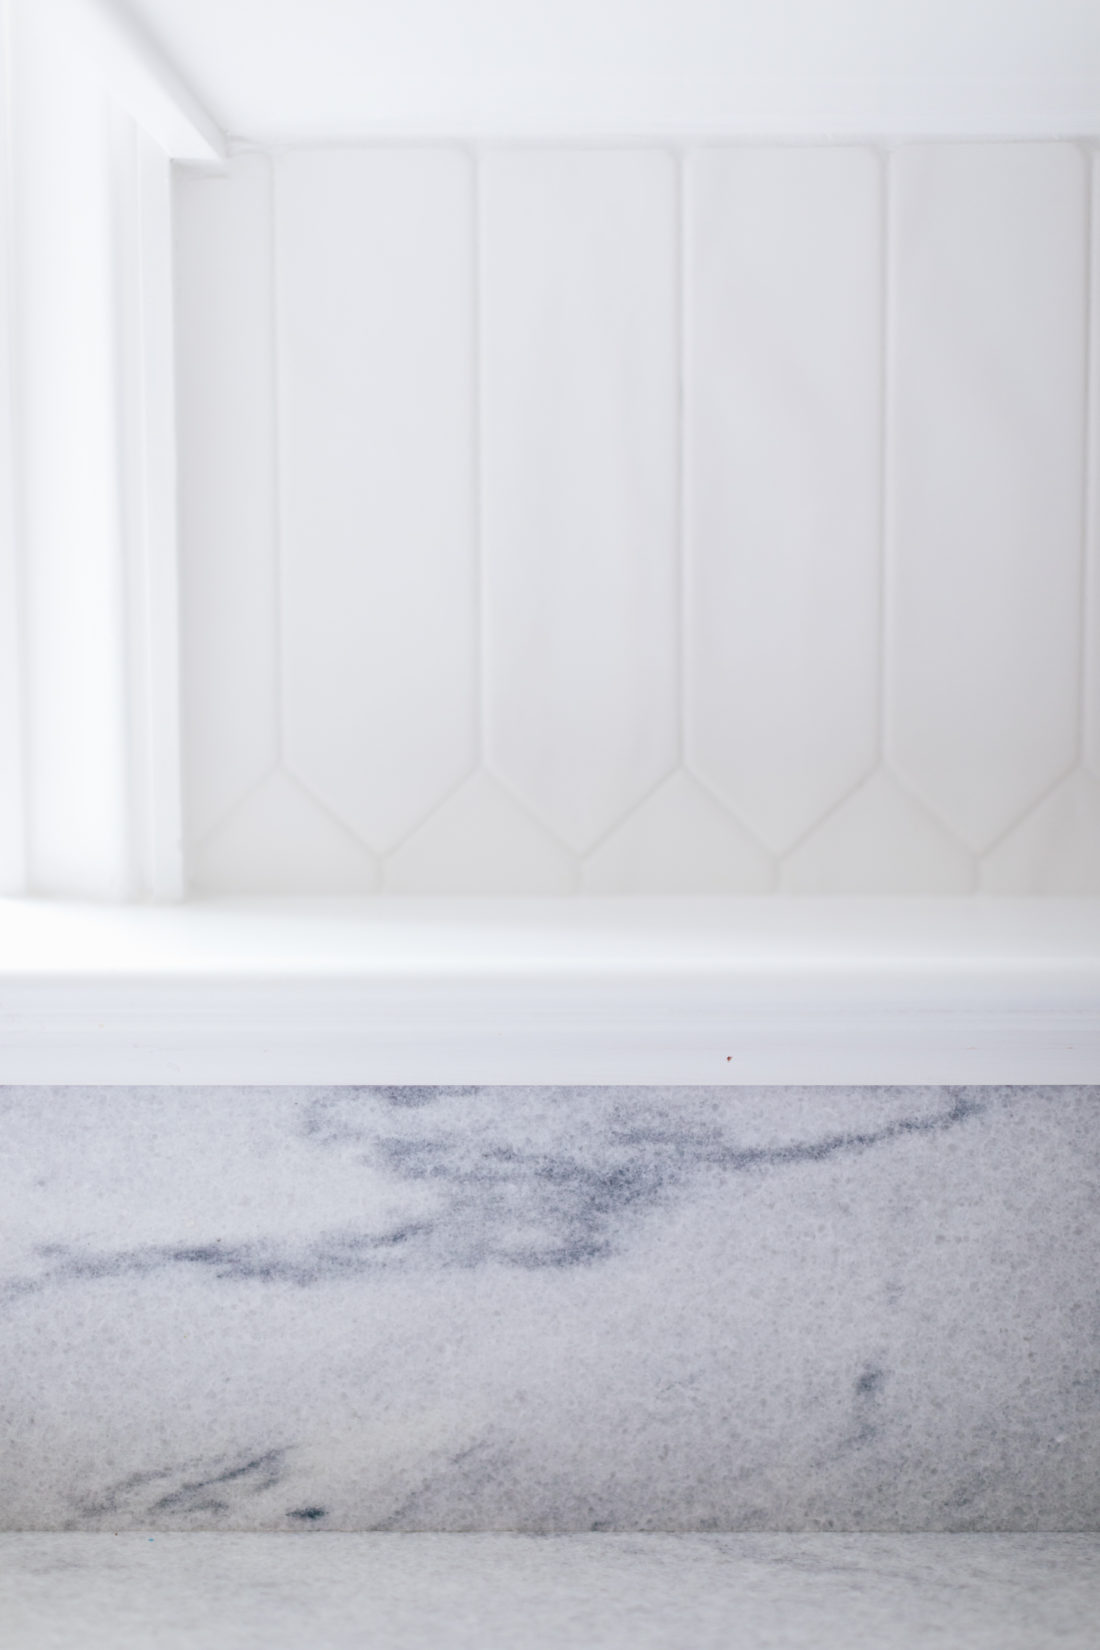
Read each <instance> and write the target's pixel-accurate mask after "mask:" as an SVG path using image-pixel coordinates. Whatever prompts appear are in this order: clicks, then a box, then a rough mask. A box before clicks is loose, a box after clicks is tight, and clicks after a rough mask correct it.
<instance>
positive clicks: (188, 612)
mask: <svg viewBox="0 0 1100 1650" xmlns="http://www.w3.org/2000/svg"><path fill="white" fill-rule="evenodd" d="M175 200H176V204H175V215H176V315H177V325H178V334H179V348H178V352H177V353H178V361H177V384H178V396H179V406H178V419H179V432H180V441H179V494H180V540H181V547H182V554H181V556H180V573H179V588H180V607H181V670H182V675H183V690H184V691H183V711H184V715H183V763H184V778H185V784H184V807H185V811H186V822H187V830H188V835H189V837H190V840H191V842H192V843H197V842H199V841H202V840H204V839H205V837H206V835H207V833H208V832H210V831H211V830H212V829H214V828H215V827H216V826H218V825H220V824H221V823H222V822H223V821H226V822H228V816H229V814H230V811H231V810H232V809H234V808H235V807H237V806H239V805H240V804H241V803H242V802H243V800H244V798H245V796H246V795H247V794H248V793H249V792H250V791H251V790H253V789H254V787H255V786H256V785H257V784H258V782H259V781H260V779H262V778H263V776H264V775H265V774H266V773H268V772H269V771H270V770H271V768H272V767H273V766H274V765H275V763H276V762H277V761H278V756H279V743H280V729H279V659H278V649H279V624H278V565H277V555H276V546H277V543H278V528H277V520H276V508H275V484H276V467H275V356H274V351H273V349H272V330H273V326H274V315H273V309H272V277H273V270H272V261H271V166H270V162H269V161H268V159H267V157H266V156H264V155H242V156H240V158H239V159H238V160H236V161H235V162H234V164H233V166H232V168H231V170H230V172H229V175H228V177H224V178H223V177H217V178H210V179H206V180H204V183H203V185H202V186H201V187H199V186H190V187H189V186H186V185H185V186H182V187H177V189H176V197H175Z"/></svg>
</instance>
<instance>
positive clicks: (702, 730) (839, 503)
mask: <svg viewBox="0 0 1100 1650" xmlns="http://www.w3.org/2000/svg"><path fill="white" fill-rule="evenodd" d="M686 181H687V213H688V216H687V234H686V248H685V250H686V269H685V318H686V323H687V326H686V333H687V337H686V346H687V347H686V359H685V368H686V371H685V383H686V391H687V405H686V425H685V427H686V431H687V443H686V449H687V473H686V494H687V496H686V523H687V532H686V554H687V627H686V628H687V646H686V670H687V707H686V711H687V756H688V761H689V762H690V764H691V766H692V767H693V768H694V769H695V770H696V772H698V773H699V774H700V775H701V777H702V778H704V779H705V780H707V782H708V783H709V784H710V785H712V786H713V787H714V789H715V790H716V791H717V792H718V794H719V795H720V796H721V797H723V799H724V800H725V801H727V802H728V803H729V805H730V806H731V807H732V808H734V809H736V811H737V812H738V814H739V815H740V817H741V818H742V819H743V820H745V821H746V822H747V823H748V824H749V825H750V826H751V827H752V828H753V829H754V830H756V831H757V832H758V833H759V835H760V837H761V838H762V840H763V841H764V842H766V843H767V844H768V846H769V848H771V849H773V850H777V851H783V850H785V849H787V848H789V847H791V846H792V844H793V843H794V842H795V841H796V840H797V839H798V838H799V837H801V836H802V835H803V834H804V833H805V832H806V831H808V830H809V829H810V828H811V826H812V825H814V824H815V822H816V821H817V820H819V819H820V818H821V817H822V815H823V814H824V813H825V812H826V811H827V810H828V809H829V808H830V807H831V806H832V805H833V804H834V803H835V802H837V801H839V799H840V798H841V797H842V796H844V795H845V794H846V793H847V792H848V791H850V790H851V789H852V787H853V785H855V784H856V783H857V782H858V781H859V780H860V779H861V778H863V777H864V776H865V775H866V774H867V773H868V772H869V771H870V770H871V768H873V767H874V764H875V760H876V757H877V753H878V706H877V684H878V677H879V625H878V617H879V544H880V537H881V515H882V511H881V501H880V494H881V485H880V483H881V474H882V454H881V445H882V416H881V414H882V323H881V314H882V227H881V226H882V194H883V190H882V167H881V163H880V161H879V159H878V157H877V156H876V155H875V154H873V153H872V152H870V151H868V150H866V149H848V148H825V147H821V148H816V149H799V148H785V149H768V148H756V149H727V150H709V151H705V152H703V153H701V154H696V155H693V156H691V157H690V158H689V161H688V165H687V179H686Z"/></svg>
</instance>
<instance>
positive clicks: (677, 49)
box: [118, 0, 1100, 141]
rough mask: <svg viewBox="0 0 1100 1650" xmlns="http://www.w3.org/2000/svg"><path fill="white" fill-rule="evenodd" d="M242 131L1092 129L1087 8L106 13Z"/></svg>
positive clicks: (558, 4) (520, 3) (343, 7)
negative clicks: (141, 31) (138, 35)
mask: <svg viewBox="0 0 1100 1650" xmlns="http://www.w3.org/2000/svg"><path fill="white" fill-rule="evenodd" d="M118 3H119V4H122V5H124V6H125V5H128V6H129V9H130V10H131V11H133V12H134V13H136V14H137V15H138V16H139V17H140V18H141V19H142V20H144V22H145V23H146V25H147V27H148V29H149V31H150V32H151V33H152V34H153V35H154V37H155V38H156V39H157V40H158V41H159V43H160V44H161V45H162V46H163V47H164V48H165V50H166V51H167V53H168V55H169V57H171V58H172V59H174V60H175V62H176V64H177V65H178V67H179V68H180V70H181V71H182V73H183V74H184V76H185V78H186V79H187V80H189V81H190V83H191V85H192V86H193V88H194V90H195V91H196V92H197V93H198V94H199V96H200V97H201V98H202V99H203V100H204V101H205V103H206V104H207V106H208V108H209V109H210V111H211V113H212V114H213V115H214V117H215V118H216V119H217V120H218V121H219V122H220V124H221V125H222V126H223V128H224V129H225V130H226V131H227V132H229V133H230V134H231V135H233V136H237V137H247V138H252V139H255V140H257V141H273V140H290V139H295V138H310V137H325V136H330V137H331V136H340V135H345V134H368V133H371V132H377V131H383V132H384V131H407V132H415V131H444V130H445V131H454V132H486V133H507V132H511V133H514V134H516V135H522V134H524V133H532V132H548V133H550V132H569V131H578V132H580V131H583V132H589V133H599V132H621V133H630V132H655V131H661V130H681V131H685V132H697V133H698V132H708V131H713V132H716V133H718V132H759V133H761V134H764V133H774V132H784V133H789V134H791V135H795V134H798V133H802V132H814V133H821V132H828V131H836V132H840V133H844V132H860V131H864V132H868V131H869V132H876V133H897V134H899V135H900V134H903V133H906V132H914V131H915V132H924V133H929V134H933V133H937V132H958V133H967V132H987V133H991V134H1000V133H1017V132H1018V133H1019V134H1020V135H1026V134H1028V133H1031V132H1078V133H1084V132H1096V131H1100V0H118Z"/></svg>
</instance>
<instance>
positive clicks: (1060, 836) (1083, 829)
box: [979, 769, 1100, 894]
mask: <svg viewBox="0 0 1100 1650" xmlns="http://www.w3.org/2000/svg"><path fill="white" fill-rule="evenodd" d="M979 886H980V888H981V891H982V892H983V893H986V894H1100V779H1097V778H1096V777H1095V776H1094V775H1093V774H1091V773H1088V772H1085V771H1084V770H1081V769H1078V770H1077V771H1076V772H1075V773H1073V774H1071V775H1070V777H1069V778H1068V779H1067V780H1065V781H1064V782H1063V783H1062V784H1061V785H1059V786H1058V787H1057V789H1056V790H1054V791H1052V792H1051V794H1050V795H1049V796H1047V797H1044V799H1043V801H1042V802H1040V803H1039V806H1038V807H1037V808H1034V809H1033V810H1032V812H1031V813H1029V814H1028V815H1027V816H1026V817H1025V818H1024V819H1022V820H1021V821H1020V823H1019V824H1018V825H1017V826H1015V828H1014V829H1013V830H1012V831H1010V832H1009V834H1008V836H1006V837H1005V838H1004V839H1003V840H1002V841H1001V842H998V843H997V846H996V847H995V848H993V849H991V850H990V852H989V853H988V854H986V856H985V858H984V859H983V860H982V864H981V876H980V882H979Z"/></svg>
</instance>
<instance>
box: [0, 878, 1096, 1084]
mask: <svg viewBox="0 0 1100 1650" xmlns="http://www.w3.org/2000/svg"><path fill="white" fill-rule="evenodd" d="M1098 1078H1100V900H1097V899H1093V900H1086V899H1082V900H1061V899H1049V900H1039V899H1035V900H1009V899H1005V900H992V899H956V900H919V899H910V900H900V899H895V900H873V899H865V900H825V899H821V900H809V899H807V900H792V899H758V900H749V899H714V900H709V899H708V900H701V899H693V900H680V899H666V900H657V899H648V900H637V899H618V900H613V899H572V900H545V899H544V900H495V901H493V900H412V899H410V900H398V899H377V900H329V901H324V900H285V901H270V900H225V901H208V902H192V903H185V904H182V905H177V906H162V907H153V906H137V907H135V906H129V907H121V906H115V907H108V906H79V905H68V904H64V903H55V902H49V901H27V900H9V901H3V902H0V1082H13V1083H21V1082H30V1083H38V1082H40V1083H58V1082H62V1083H63V1082H119V1083H122V1082H169V1083H171V1082H176V1083H192V1082H200V1083H201V1082H215V1083H220V1082H224V1083H242V1082H244V1083H248V1082H257V1083H269V1082H280V1081H282V1082H307V1083H308V1082H336V1083H344V1082H360V1081H370V1082H386V1083H423V1082H429V1083H430V1082H450V1083H453V1082H482V1083H513V1082H524V1083H532V1082H535V1083H538V1082H543V1083H563V1082H564V1083H575V1082H597V1083H598V1082H618V1083H621V1082H642V1083H645V1082H651V1083H706V1084H711V1083H746V1082H748V1083H752V1082H764V1083H803V1082H811V1083H879V1082H887V1083H891V1082H893V1083H896V1082H905V1083H945V1082H946V1083H959V1082H970V1083H974V1082H977V1083H999V1082H1016V1083H1020V1082H1042V1083H1051V1082H1067V1083H1072V1082H1093V1081H1096V1080H1097V1079H1098Z"/></svg>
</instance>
